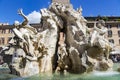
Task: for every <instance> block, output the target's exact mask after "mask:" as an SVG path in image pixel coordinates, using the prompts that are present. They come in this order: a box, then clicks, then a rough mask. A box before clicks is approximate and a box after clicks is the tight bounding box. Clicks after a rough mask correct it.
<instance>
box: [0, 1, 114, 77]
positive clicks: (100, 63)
mask: <svg viewBox="0 0 120 80" xmlns="http://www.w3.org/2000/svg"><path fill="white" fill-rule="evenodd" d="M18 14H19V15H20V16H22V17H23V18H24V21H23V22H22V23H19V22H18V21H15V24H14V28H13V32H14V37H13V38H12V39H11V41H10V42H9V44H8V45H7V46H6V48H3V49H2V50H1V52H0V56H1V57H0V61H1V62H3V61H4V62H6V63H7V64H8V66H9V68H10V70H11V73H12V74H15V75H18V76H32V75H35V74H39V73H40V74H49V75H51V74H52V73H60V74H64V73H77V74H81V73H85V72H91V71H93V70H100V71H106V70H108V69H109V68H111V67H112V61H111V60H110V59H109V52H110V51H111V50H112V46H111V45H110V43H109V42H108V41H107V39H106V38H105V33H106V31H107V29H106V28H105V27H104V26H105V22H104V21H103V20H100V21H97V22H96V23H95V25H94V31H93V32H91V31H90V29H89V28H88V27H87V26H86V24H87V20H86V19H85V18H84V17H83V16H82V8H80V9H78V10H75V9H73V8H72V7H67V6H65V5H64V4H59V3H52V4H51V5H50V6H49V8H48V9H46V8H44V9H41V10H40V14H41V22H40V25H41V28H40V29H41V30H40V31H37V30H36V28H34V27H32V26H30V25H29V20H28V18H27V16H26V15H25V14H24V13H23V11H22V9H19V10H18ZM90 33H92V34H90ZM8 56H9V61H8V60H6V57H8Z"/></svg>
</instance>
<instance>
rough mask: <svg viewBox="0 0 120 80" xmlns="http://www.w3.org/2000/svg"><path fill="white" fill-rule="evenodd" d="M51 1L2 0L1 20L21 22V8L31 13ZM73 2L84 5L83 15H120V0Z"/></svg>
mask: <svg viewBox="0 0 120 80" xmlns="http://www.w3.org/2000/svg"><path fill="white" fill-rule="evenodd" d="M50 2H51V0H0V22H2V23H4V22H8V23H10V24H13V23H14V21H15V20H18V21H20V22H21V21H22V20H23V18H22V17H21V16H19V15H18V14H17V10H18V9H19V8H22V9H23V12H24V13H25V14H26V15H29V14H31V13H32V12H33V11H36V12H39V11H40V9H42V8H48V5H49V4H50ZM71 4H73V7H74V8H75V9H76V8H78V7H80V6H82V8H83V16H97V15H102V16H120V0H71Z"/></svg>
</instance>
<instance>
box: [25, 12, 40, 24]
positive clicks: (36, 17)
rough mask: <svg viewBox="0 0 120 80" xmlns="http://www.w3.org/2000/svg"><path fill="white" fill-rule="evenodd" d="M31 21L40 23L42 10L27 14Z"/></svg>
mask: <svg viewBox="0 0 120 80" xmlns="http://www.w3.org/2000/svg"><path fill="white" fill-rule="evenodd" d="M27 17H28V20H29V23H40V18H41V14H40V12H37V11H33V12H31V13H30V14H28V15H27Z"/></svg>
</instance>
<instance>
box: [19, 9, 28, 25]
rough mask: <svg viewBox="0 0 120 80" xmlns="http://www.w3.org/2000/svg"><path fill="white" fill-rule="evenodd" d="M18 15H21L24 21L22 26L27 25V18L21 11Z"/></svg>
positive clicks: (20, 10)
mask: <svg viewBox="0 0 120 80" xmlns="http://www.w3.org/2000/svg"><path fill="white" fill-rule="evenodd" d="M18 14H19V15H21V16H22V17H23V18H24V19H25V20H24V21H23V22H22V26H25V25H27V24H28V18H27V16H25V14H24V13H23V11H22V9H19V10H18Z"/></svg>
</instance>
